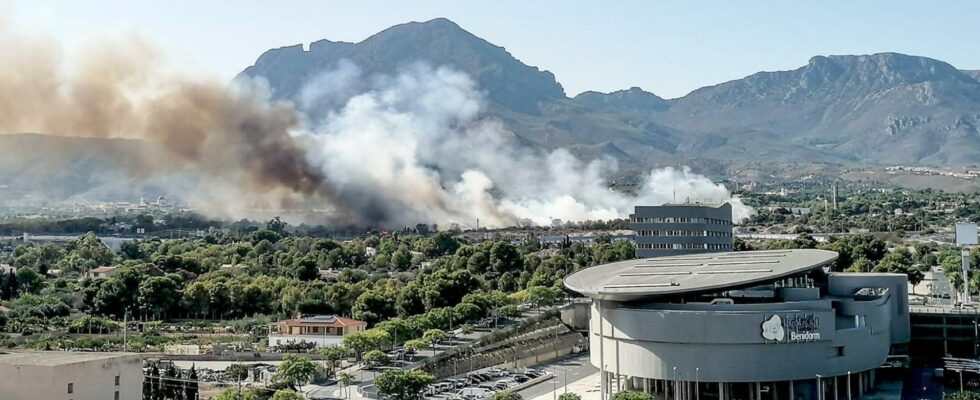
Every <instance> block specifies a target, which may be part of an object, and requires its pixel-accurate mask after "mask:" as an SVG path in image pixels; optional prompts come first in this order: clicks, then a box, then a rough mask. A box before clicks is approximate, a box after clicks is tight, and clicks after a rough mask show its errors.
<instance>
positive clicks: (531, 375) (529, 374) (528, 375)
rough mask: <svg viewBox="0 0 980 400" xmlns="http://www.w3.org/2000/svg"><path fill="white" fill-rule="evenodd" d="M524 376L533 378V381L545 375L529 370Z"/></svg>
mask: <svg viewBox="0 0 980 400" xmlns="http://www.w3.org/2000/svg"><path fill="white" fill-rule="evenodd" d="M524 375H525V376H527V377H529V378H531V379H534V378H537V377H539V376H541V375H544V373H543V372H541V371H535V370H533V369H529V370H527V371H524Z"/></svg>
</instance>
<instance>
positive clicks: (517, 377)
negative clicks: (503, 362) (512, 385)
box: [511, 374, 531, 383]
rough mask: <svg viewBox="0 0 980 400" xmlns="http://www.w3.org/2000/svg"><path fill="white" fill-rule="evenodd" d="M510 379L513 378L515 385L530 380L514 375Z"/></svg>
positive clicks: (520, 375) (524, 376)
mask: <svg viewBox="0 0 980 400" xmlns="http://www.w3.org/2000/svg"><path fill="white" fill-rule="evenodd" d="M511 378H513V379H514V381H515V382H517V383H524V382H527V381H529V380H531V378H528V377H527V375H524V374H514V375H511Z"/></svg>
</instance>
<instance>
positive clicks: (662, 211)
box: [630, 203, 732, 258]
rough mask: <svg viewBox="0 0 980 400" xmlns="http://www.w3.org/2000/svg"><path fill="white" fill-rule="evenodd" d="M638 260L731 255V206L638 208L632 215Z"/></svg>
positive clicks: (682, 205)
mask: <svg viewBox="0 0 980 400" xmlns="http://www.w3.org/2000/svg"><path fill="white" fill-rule="evenodd" d="M630 228H632V229H633V230H634V231H636V256H637V257H639V258H644V257H658V256H669V255H681V254H693V253H712V252H722V251H732V206H731V204H728V203H725V204H722V205H705V204H666V205H662V206H637V207H636V208H635V209H634V212H633V214H630Z"/></svg>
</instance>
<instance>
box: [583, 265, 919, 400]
mask: <svg viewBox="0 0 980 400" xmlns="http://www.w3.org/2000/svg"><path fill="white" fill-rule="evenodd" d="M836 258H837V253H834V252H831V251H824V250H771V251H749V252H735V253H731V252H727V253H710V254H692V255H683V256H670V257H658V258H644V259H637V260H630V261H622V262H617V263H611V264H605V265H600V266H596V267H592V268H587V269H584V270H582V271H579V272H577V273H575V274H572V275H570V276H568V277H567V278H566V279H565V285H566V286H567V287H568V288H569V289H571V290H573V291H575V292H578V293H581V294H583V295H585V296H588V297H590V298H591V299H592V305H591V314H592V316H591V322H590V331H589V337H590V349H591V361H592V364H594V365H595V366H596V367H598V368H599V369H600V371H601V376H602V382H603V384H602V386H603V393H602V394H603V396H602V399H603V400H605V399H607V398H609V396H610V394H611V393H615V392H617V391H620V390H636V391H645V392H648V393H652V394H656V395H657V396H658V397H660V398H667V399H675V398H678V399H696V398H697V399H746V400H748V399H752V400H762V399H773V400H775V399H821V400H823V399H828V400H829V399H848V398H855V399H856V398H858V397H859V396H860V395H861V394H862V393H864V392H865V391H867V390H868V389H870V388H871V387H872V386H873V385H874V383H875V372H876V369H877V368H878V367H879V366H881V365H882V363H884V362H885V361H886V359H887V358H888V357H889V355H890V354H893V353H894V352H901V350H902V349H904V348H905V344H906V343H908V341H909V315H908V314H909V313H908V301H907V299H908V296H907V279H906V276H905V275H898V274H879V273H828V272H826V271H827V267H828V266H829V265H830V264H831V263H833V262H834V261H835V260H836Z"/></svg>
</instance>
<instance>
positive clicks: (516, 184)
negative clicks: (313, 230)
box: [299, 61, 752, 226]
mask: <svg viewBox="0 0 980 400" xmlns="http://www.w3.org/2000/svg"><path fill="white" fill-rule="evenodd" d="M337 88H340V89H339V90H337ZM355 88H356V89H355ZM299 103H300V104H301V105H302V106H303V108H302V109H303V110H304V111H307V112H308V113H310V114H313V115H326V117H324V118H323V119H322V120H314V121H309V122H308V125H309V126H310V128H309V129H308V130H306V131H304V132H303V133H301V135H303V136H306V137H307V138H308V141H309V142H310V143H313V145H312V146H311V147H310V148H309V151H308V153H307V154H308V157H309V159H310V162H312V163H314V164H316V165H319V166H320V170H321V171H322V173H323V174H324V175H325V176H327V178H328V180H329V181H330V182H332V183H333V184H334V185H336V187H335V189H334V192H335V193H342V194H343V196H344V197H346V198H348V201H347V203H348V204H358V205H359V206H358V207H361V209H362V212H361V214H362V215H365V216H366V217H367V219H368V220H370V221H383V222H384V223H385V224H386V225H393V226H398V225H412V224H415V223H418V222H434V223H438V224H440V225H441V226H446V225H447V224H450V223H456V224H459V225H461V226H473V225H475V224H476V223H477V220H479V221H480V223H481V225H484V226H510V225H516V224H520V223H522V222H525V223H526V222H527V221H530V222H533V223H534V224H538V225H548V224H550V223H551V221H552V220H554V219H561V220H563V221H583V220H608V219H614V218H622V217H624V216H626V215H627V214H628V213H629V212H630V211H631V210H632V207H633V206H634V205H657V204H664V203H669V202H673V201H674V200H675V199H677V200H679V201H683V200H685V199H690V200H700V201H705V200H707V201H713V202H721V201H729V202H732V203H733V205H734V206H735V207H734V209H735V211H734V212H735V218H736V220H740V219H742V218H744V217H747V216H748V215H749V214H750V213H751V212H752V211H751V209H750V208H748V207H745V206H744V205H742V204H741V202H739V201H737V199H735V200H734V201H733V200H732V199H731V194H730V193H729V192H728V190H727V189H725V187H724V186H723V185H719V184H715V183H713V182H711V180H709V179H708V178H706V177H704V176H701V175H697V174H694V173H692V172H691V171H690V169H688V168H682V169H675V168H665V169H658V170H653V171H651V173H650V174H649V175H648V176H647V177H646V179H645V180H644V183H643V185H642V187H641V188H640V190H639V191H638V193H637V195H636V196H635V197H634V196H629V195H626V194H622V193H618V192H615V191H612V190H610V189H609V184H608V181H607V179H606V178H607V177H608V176H610V175H611V174H612V173H614V172H615V171H616V169H617V165H616V163H615V161H614V160H609V159H600V160H594V161H590V162H584V161H582V160H579V159H578V158H576V157H574V156H573V155H572V154H571V153H569V152H568V151H566V150H564V149H558V150H554V151H551V152H542V151H540V150H536V149H533V148H529V147H526V146H522V145H521V144H520V143H519V141H518V140H517V137H516V136H515V135H514V133H512V132H509V131H507V130H506V129H505V128H504V127H503V126H502V124H500V123H499V122H498V121H496V120H494V119H489V118H480V117H479V112H480V111H481V107H482V103H483V96H482V94H481V92H480V90H479V88H478V87H477V86H476V84H475V83H474V81H473V80H472V79H470V77H468V76H467V75H466V74H464V73H461V72H458V71H455V70H453V69H451V68H448V67H438V68H432V67H429V66H427V65H424V64H416V65H413V66H410V67H407V68H404V69H403V70H402V71H401V72H400V73H399V74H397V75H396V76H370V77H367V76H362V75H361V69H360V68H358V67H357V66H356V65H353V64H352V63H350V62H347V61H342V62H340V63H339V64H338V67H337V68H336V69H331V70H328V71H325V72H323V73H322V74H320V75H319V76H317V77H315V78H313V79H311V80H310V82H309V83H308V84H307V85H306V87H304V88H303V90H302V92H301V99H300V102H299Z"/></svg>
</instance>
